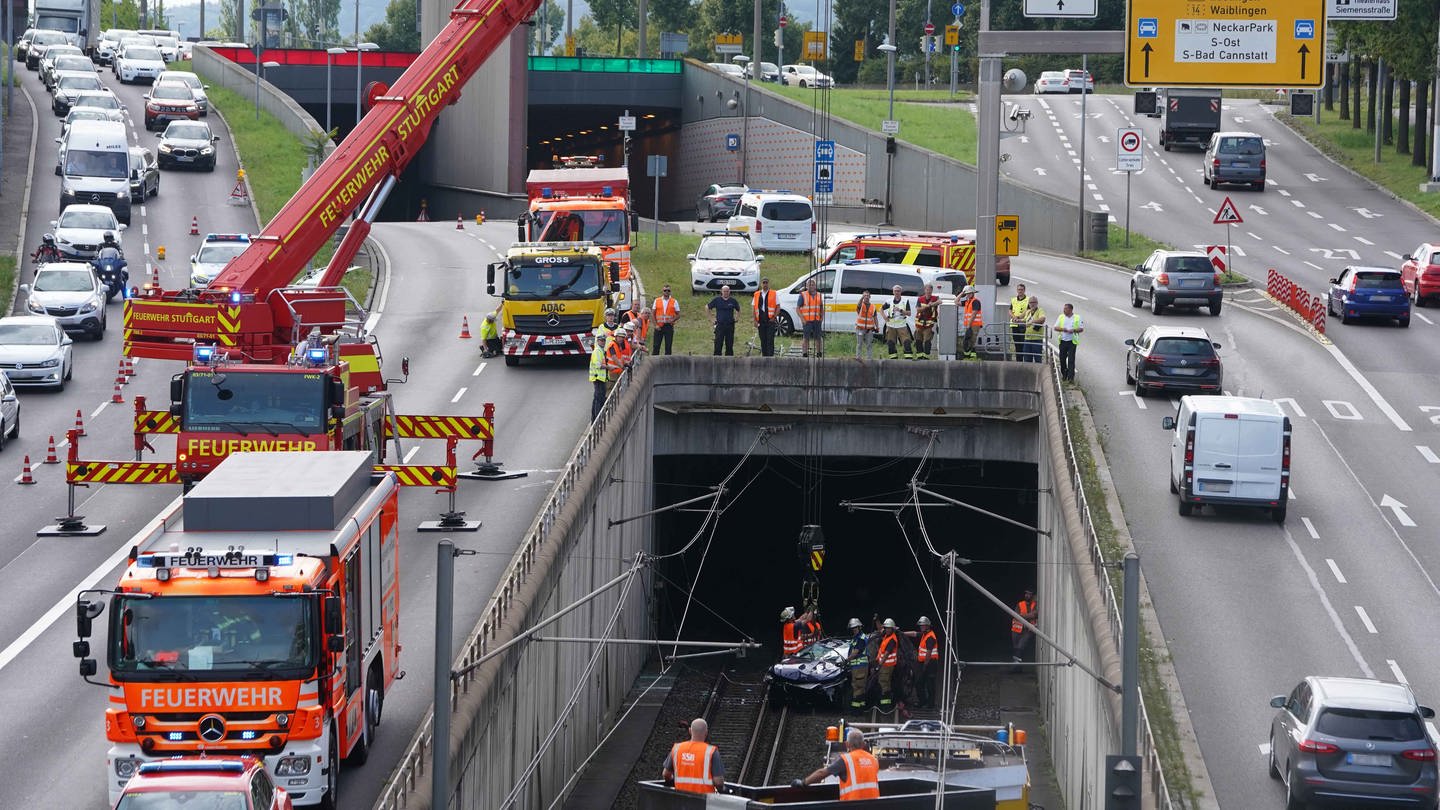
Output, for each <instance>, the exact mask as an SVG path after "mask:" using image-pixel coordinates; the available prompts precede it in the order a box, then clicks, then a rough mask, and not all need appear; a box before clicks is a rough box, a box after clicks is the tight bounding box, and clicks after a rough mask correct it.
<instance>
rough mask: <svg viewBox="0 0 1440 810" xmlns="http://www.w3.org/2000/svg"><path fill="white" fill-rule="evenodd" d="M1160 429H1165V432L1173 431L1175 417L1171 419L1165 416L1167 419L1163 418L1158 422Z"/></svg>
mask: <svg viewBox="0 0 1440 810" xmlns="http://www.w3.org/2000/svg"><path fill="white" fill-rule="evenodd" d="M1160 427H1162V428H1164V429H1166V430H1174V429H1175V417H1173V416H1167V417H1165V418H1164V419H1161V420H1160Z"/></svg>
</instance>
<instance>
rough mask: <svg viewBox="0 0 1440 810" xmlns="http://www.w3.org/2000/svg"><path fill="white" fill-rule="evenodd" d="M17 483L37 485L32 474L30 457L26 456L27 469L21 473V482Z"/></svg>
mask: <svg viewBox="0 0 1440 810" xmlns="http://www.w3.org/2000/svg"><path fill="white" fill-rule="evenodd" d="M15 483H17V484H33V483H35V476H33V475H31V474H30V457H29V456H26V457H25V469H24V470H21V471H20V480H19V481H16V482H15Z"/></svg>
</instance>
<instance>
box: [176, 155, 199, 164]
mask: <svg viewBox="0 0 1440 810" xmlns="http://www.w3.org/2000/svg"><path fill="white" fill-rule="evenodd" d="M175 159H176V160H178V161H180V162H181V163H189V162H190V161H192V160H194V159H195V158H193V157H190V156H188V155H176V156H175Z"/></svg>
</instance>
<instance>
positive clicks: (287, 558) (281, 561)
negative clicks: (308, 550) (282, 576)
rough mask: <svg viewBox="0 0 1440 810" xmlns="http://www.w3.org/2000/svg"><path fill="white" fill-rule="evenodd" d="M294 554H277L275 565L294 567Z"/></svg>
mask: <svg viewBox="0 0 1440 810" xmlns="http://www.w3.org/2000/svg"><path fill="white" fill-rule="evenodd" d="M294 564H295V555H294V554H276V555H275V562H274V565H294Z"/></svg>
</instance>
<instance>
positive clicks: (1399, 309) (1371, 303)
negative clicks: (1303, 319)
mask: <svg viewBox="0 0 1440 810" xmlns="http://www.w3.org/2000/svg"><path fill="white" fill-rule="evenodd" d="M1325 309H1326V312H1327V314H1329V315H1332V316H1337V317H1339V318H1340V322H1341V323H1350V320H1351V319H1352V318H1385V319H1386V320H1394V321H1395V322H1396V323H1398V324H1400V326H1402V327H1405V326H1409V325H1410V296H1409V295H1408V294H1407V293H1406V292H1405V285H1404V284H1402V283H1401V281H1400V271H1399V270H1391V269H1390V268H1388V267H1347V268H1345V269H1344V270H1343V271H1341V273H1340V275H1339V276H1338V277H1336V278H1332V279H1330V291H1329V292H1328V293H1327V295H1326V299H1325Z"/></svg>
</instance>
